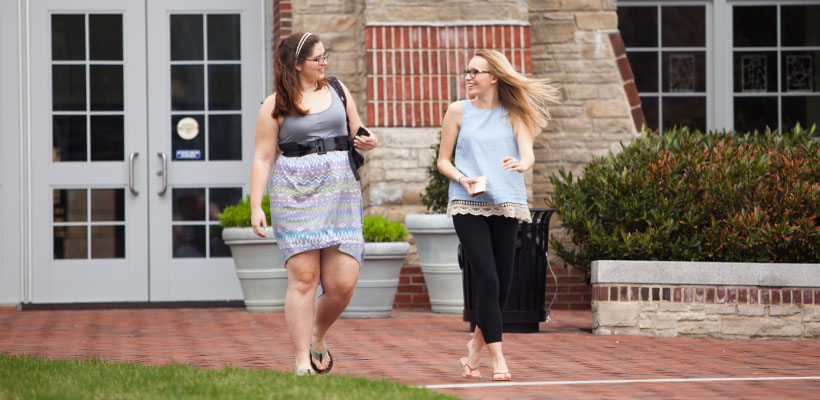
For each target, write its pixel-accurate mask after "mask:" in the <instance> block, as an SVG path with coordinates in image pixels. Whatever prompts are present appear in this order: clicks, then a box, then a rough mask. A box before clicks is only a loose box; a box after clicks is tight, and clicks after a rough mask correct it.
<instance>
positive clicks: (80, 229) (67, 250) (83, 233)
mask: <svg viewBox="0 0 820 400" xmlns="http://www.w3.org/2000/svg"><path fill="white" fill-rule="evenodd" d="M68 258H88V227H87V226H55V227H54V259H55V260H61V259H68Z"/></svg>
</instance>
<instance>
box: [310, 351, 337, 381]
mask: <svg viewBox="0 0 820 400" xmlns="http://www.w3.org/2000/svg"><path fill="white" fill-rule="evenodd" d="M324 346H325V348H324V349H323V350H322V352H321V353H319V352H317V351H316V350H313V347H311V348H310V366H311V367H313V370H314V371H316V372H318V373H320V374H326V373H328V372H330V369H331V368H333V356H332V355H331V354H330V350H328V349H327V344H325V345H324ZM327 357H329V358H330V363H329V364H328V365H327V368H325V369H319V365H316V363H314V362H313V359H314V358H315V359H317V360H319V363H321V362H323V361H324V360H325V358H327Z"/></svg>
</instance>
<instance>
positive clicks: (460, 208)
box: [447, 200, 532, 222]
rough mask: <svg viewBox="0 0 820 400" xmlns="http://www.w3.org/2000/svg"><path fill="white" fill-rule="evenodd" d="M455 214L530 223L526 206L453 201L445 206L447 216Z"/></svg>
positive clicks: (530, 218)
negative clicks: (505, 218) (504, 218)
mask: <svg viewBox="0 0 820 400" xmlns="http://www.w3.org/2000/svg"><path fill="white" fill-rule="evenodd" d="M457 214H468V215H478V216H481V217H489V216H491V215H499V216H502V217H507V218H515V219H518V220H520V221H524V222H532V217H530V209H529V207H527V205H526V204H516V203H501V204H490V203H482V202H478V201H468V200H453V201H451V202H450V203H448V204H447V216H448V217H452V216H453V215H457Z"/></svg>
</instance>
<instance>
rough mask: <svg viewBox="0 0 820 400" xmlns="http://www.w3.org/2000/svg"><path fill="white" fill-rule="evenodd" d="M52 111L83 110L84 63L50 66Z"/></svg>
mask: <svg viewBox="0 0 820 400" xmlns="http://www.w3.org/2000/svg"><path fill="white" fill-rule="evenodd" d="M51 107H52V110H54V111H85V65H52V66H51Z"/></svg>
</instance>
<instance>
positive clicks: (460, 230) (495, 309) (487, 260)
mask: <svg viewBox="0 0 820 400" xmlns="http://www.w3.org/2000/svg"><path fill="white" fill-rule="evenodd" d="M453 225H455V228H456V234H457V235H458V240H459V241H461V248H462V249H463V250H464V255H465V256H466V257H467V261H469V263H470V268H471V271H472V273H473V277H475V282H476V291H475V292H476V296H475V300H476V304H475V307H476V314H477V316H478V319H477V322H476V325H478V327H479V328H481V333H482V334H483V336H484V342H485V343H495V342H500V341H501V328H502V321H501V309H502V308H503V307H504V303H506V302H507V295H508V294H509V293H510V284H511V283H512V267H513V261H514V260H513V258H514V257H515V233H516V229H517V227H518V220H517V219H513V218H507V217H501V216H490V217H482V216H477V215H464V214H457V215H455V216H453Z"/></svg>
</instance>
